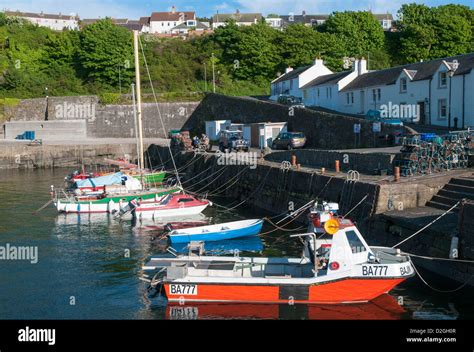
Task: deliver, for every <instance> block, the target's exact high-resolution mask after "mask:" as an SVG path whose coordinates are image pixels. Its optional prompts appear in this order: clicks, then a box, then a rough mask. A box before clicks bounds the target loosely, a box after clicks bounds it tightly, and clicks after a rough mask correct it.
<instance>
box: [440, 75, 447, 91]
mask: <svg viewBox="0 0 474 352" xmlns="http://www.w3.org/2000/svg"><path fill="white" fill-rule="evenodd" d="M447 86H448V74H447V72H440V73H439V76H438V87H439V88H446V87H447Z"/></svg>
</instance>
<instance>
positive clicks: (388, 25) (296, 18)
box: [266, 11, 394, 31]
mask: <svg viewBox="0 0 474 352" xmlns="http://www.w3.org/2000/svg"><path fill="white" fill-rule="evenodd" d="M373 15H374V17H375V18H376V19H377V20H378V21H379V23H380V25H381V26H382V28H383V29H384V30H385V31H390V30H392V29H393V23H394V18H393V15H391V14H389V13H387V14H373ZM329 16H330V15H324V14H323V15H309V14H307V13H306V11H303V12H302V13H301V15H297V14H293V13H290V14H288V15H282V16H280V17H279V19H280V21H278V20H277V19H276V18H274V17H272V18H270V17H269V18H267V19H266V21H267V23H268V24H269V25H270V26H271V27H273V28H276V29H283V28H285V27H287V26H289V25H292V24H304V25H306V26H311V27H314V26H321V25H323V24H324V23H326V21H327V19H328V18H329Z"/></svg>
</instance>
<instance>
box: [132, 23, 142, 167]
mask: <svg viewBox="0 0 474 352" xmlns="http://www.w3.org/2000/svg"><path fill="white" fill-rule="evenodd" d="M133 47H134V53H135V81H136V82H135V83H136V89H137V120H138V139H139V143H140V150H139V154H138V155H139V168H140V171H143V169H144V167H145V159H144V156H143V153H144V151H143V125H142V94H141V93H142V92H141V81H140V59H139V56H138V53H139V47H138V31H133Z"/></svg>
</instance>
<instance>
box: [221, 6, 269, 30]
mask: <svg viewBox="0 0 474 352" xmlns="http://www.w3.org/2000/svg"><path fill="white" fill-rule="evenodd" d="M230 20H232V21H235V23H236V24H237V25H238V26H251V25H252V24H257V23H258V22H260V21H262V20H263V15H262V14H261V13H240V11H239V10H237V11H236V12H235V13H217V14H215V15H214V16H213V17H212V29H216V28H218V27H223V26H225V25H226V23H227V21H230Z"/></svg>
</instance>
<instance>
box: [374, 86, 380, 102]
mask: <svg viewBox="0 0 474 352" xmlns="http://www.w3.org/2000/svg"><path fill="white" fill-rule="evenodd" d="M372 99H373V100H374V102H376V101H380V100H381V99H382V90H381V89H380V88H379V89H372Z"/></svg>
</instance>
